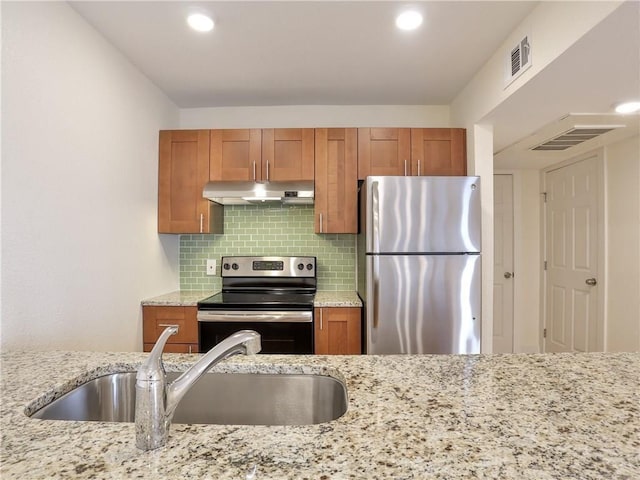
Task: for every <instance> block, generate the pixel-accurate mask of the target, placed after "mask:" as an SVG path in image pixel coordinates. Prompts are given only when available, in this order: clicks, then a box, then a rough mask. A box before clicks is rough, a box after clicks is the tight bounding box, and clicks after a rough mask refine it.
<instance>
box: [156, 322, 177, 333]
mask: <svg viewBox="0 0 640 480" xmlns="http://www.w3.org/2000/svg"><path fill="white" fill-rule="evenodd" d="M158 326H159V327H163V328H167V327H176V328H177V329H178V330H180V326H179V325H176V324H173V323H159V324H158ZM175 334H176V335H177V334H178V331H177V330H176V333H175Z"/></svg>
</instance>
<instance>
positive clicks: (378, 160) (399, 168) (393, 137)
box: [358, 128, 411, 180]
mask: <svg viewBox="0 0 640 480" xmlns="http://www.w3.org/2000/svg"><path fill="white" fill-rule="evenodd" d="M410 162H411V130H410V129H409V128H359V129H358V179H359V180H364V179H365V178H367V176H369V175H409V174H410V171H409V170H410Z"/></svg>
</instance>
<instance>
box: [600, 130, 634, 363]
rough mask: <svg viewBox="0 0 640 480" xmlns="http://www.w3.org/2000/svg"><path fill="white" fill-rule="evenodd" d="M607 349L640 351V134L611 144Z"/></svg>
mask: <svg viewBox="0 0 640 480" xmlns="http://www.w3.org/2000/svg"><path fill="white" fill-rule="evenodd" d="M605 175H606V203H605V204H606V207H605V208H606V217H607V228H606V234H605V235H606V240H605V241H606V244H607V246H606V249H607V255H606V258H607V262H606V278H605V286H606V307H605V315H606V319H605V322H606V323H605V325H606V333H605V345H606V350H607V351H611V352H613V351H640V137H634V138H632V139H629V140H625V141H622V142H618V143H616V144H613V145H611V146H609V147H607V148H606V149H605Z"/></svg>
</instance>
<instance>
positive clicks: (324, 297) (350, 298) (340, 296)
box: [313, 290, 362, 307]
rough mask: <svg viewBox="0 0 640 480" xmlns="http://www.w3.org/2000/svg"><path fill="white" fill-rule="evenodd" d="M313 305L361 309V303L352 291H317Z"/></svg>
mask: <svg viewBox="0 0 640 480" xmlns="http://www.w3.org/2000/svg"><path fill="white" fill-rule="evenodd" d="M313 305H314V306H315V307H362V301H360V297H358V294H357V293H356V292H354V291H350V290H344V291H335V292H334V291H328V290H318V291H317V292H316V298H315V300H314V302H313Z"/></svg>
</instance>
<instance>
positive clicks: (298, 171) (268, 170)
mask: <svg viewBox="0 0 640 480" xmlns="http://www.w3.org/2000/svg"><path fill="white" fill-rule="evenodd" d="M313 136H314V131H313V128H267V129H263V130H262V180H264V181H276V180H279V181H287V180H313V175H314V171H313V168H314V151H313V142H314V139H313Z"/></svg>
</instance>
